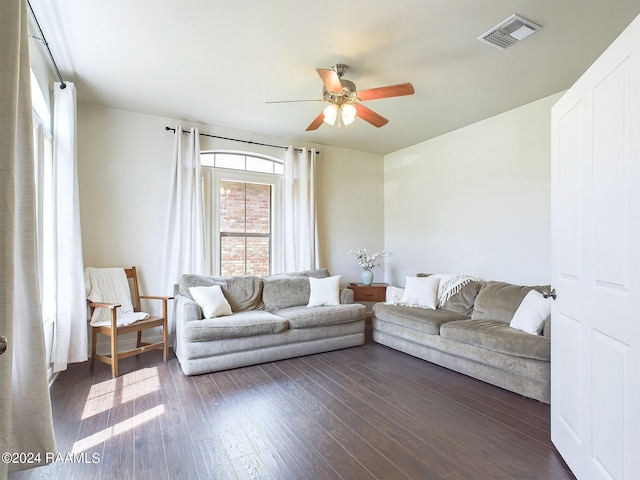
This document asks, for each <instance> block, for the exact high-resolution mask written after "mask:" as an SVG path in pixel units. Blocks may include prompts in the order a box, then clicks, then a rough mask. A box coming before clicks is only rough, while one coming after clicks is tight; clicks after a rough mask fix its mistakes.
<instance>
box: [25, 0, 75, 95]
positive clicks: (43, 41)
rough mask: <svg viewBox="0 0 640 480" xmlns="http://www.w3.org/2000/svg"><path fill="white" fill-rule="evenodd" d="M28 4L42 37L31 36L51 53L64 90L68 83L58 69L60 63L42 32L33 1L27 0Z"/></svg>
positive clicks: (52, 61) (54, 67)
mask: <svg viewBox="0 0 640 480" xmlns="http://www.w3.org/2000/svg"><path fill="white" fill-rule="evenodd" d="M27 5H29V11H30V12H31V16H32V17H33V20H34V21H35V22H36V26H37V27H38V30H39V31H40V37H39V38H38V37H36V36H35V35H29V36H30V37H31V38H34V39H36V40H38V41H39V42H40V43H42V44H43V45H44V46H45V48H46V49H47V53H48V54H49V59H50V60H51V63H52V64H53V69H54V70H55V71H56V76H57V77H58V80H60V89H62V90H64V89H65V88H67V84H66V83H64V80H63V79H62V75H60V70H58V64H57V63H56V61H55V59H54V58H53V54H52V53H51V49H50V48H49V44H48V43H47V39H46V38H45V37H44V33H43V32H42V28H40V22H38V18H37V17H36V14H35V12H34V11H33V7H32V6H31V2H29V0H27Z"/></svg>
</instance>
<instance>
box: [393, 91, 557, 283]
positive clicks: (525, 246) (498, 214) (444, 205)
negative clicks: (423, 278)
mask: <svg viewBox="0 0 640 480" xmlns="http://www.w3.org/2000/svg"><path fill="white" fill-rule="evenodd" d="M559 97H560V94H556V95H552V96H550V97H547V98H544V99H541V100H538V101H536V102H533V103H531V104H528V105H525V106H523V107H520V108H516V109H514V110H511V111H509V112H506V113H503V114H501V115H497V116H495V117H492V118H489V119H487V120H484V121H481V122H478V123H476V124H473V125H470V126H467V127H464V128H461V129H459V130H455V131H453V132H450V133H447V134H445V135H442V136H440V137H437V138H434V139H432V140H428V141H426V142H423V143H420V144H418V145H415V146H412V147H409V148H406V149H403V150H400V151H397V152H394V153H392V154H389V155H387V156H386V157H385V161H384V170H385V178H384V199H385V228H384V229H385V247H386V249H387V250H389V251H391V252H392V253H393V254H394V255H393V256H392V257H390V258H389V259H387V262H386V267H385V276H386V281H387V282H388V283H391V284H394V285H400V286H403V285H404V282H405V277H406V276H407V275H415V274H416V273H417V272H442V273H468V274H472V275H476V276H478V277H480V278H483V279H486V280H502V281H508V282H513V283H521V284H539V283H548V282H550V276H551V258H550V248H551V245H550V241H551V237H550V197H549V195H550V151H551V143H550V142H551V134H550V129H551V106H552V105H553V104H554V103H555V102H556V101H557V99H558V98H559ZM434 114H437V113H435V112H434Z"/></svg>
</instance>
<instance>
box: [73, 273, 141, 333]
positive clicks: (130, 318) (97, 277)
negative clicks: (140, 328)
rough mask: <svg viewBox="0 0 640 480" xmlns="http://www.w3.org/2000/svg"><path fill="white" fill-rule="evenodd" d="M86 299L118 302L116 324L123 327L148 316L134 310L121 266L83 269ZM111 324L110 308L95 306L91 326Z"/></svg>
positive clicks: (127, 283) (100, 301)
mask: <svg viewBox="0 0 640 480" xmlns="http://www.w3.org/2000/svg"><path fill="white" fill-rule="evenodd" d="M84 281H85V289H86V292H87V299H89V301H91V302H99V303H118V304H120V305H121V306H120V307H118V308H116V315H117V320H116V321H117V325H118V326H119V327H123V326H125V325H130V324H132V323H134V322H137V321H138V320H144V319H145V318H148V317H149V314H148V313H145V312H134V311H133V304H132V303H131V291H130V290H129V281H128V280H127V276H126V275H125V273H124V269H122V268H91V267H88V268H86V269H85V271H84ZM103 325H104V326H109V325H111V310H110V309H108V308H96V309H95V310H94V311H93V315H92V316H91V326H92V327H99V326H103Z"/></svg>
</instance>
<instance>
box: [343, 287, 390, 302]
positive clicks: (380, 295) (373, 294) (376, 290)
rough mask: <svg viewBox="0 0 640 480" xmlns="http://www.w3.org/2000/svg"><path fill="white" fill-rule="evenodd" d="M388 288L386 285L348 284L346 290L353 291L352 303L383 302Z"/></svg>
mask: <svg viewBox="0 0 640 480" xmlns="http://www.w3.org/2000/svg"><path fill="white" fill-rule="evenodd" d="M388 286H389V285H388V284H386V283H372V284H371V285H363V284H362V283H350V284H348V285H347V288H350V289H351V290H353V300H354V302H384V301H385V299H386V296H387V287H388Z"/></svg>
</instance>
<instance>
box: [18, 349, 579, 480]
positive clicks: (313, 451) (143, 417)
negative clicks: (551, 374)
mask: <svg viewBox="0 0 640 480" xmlns="http://www.w3.org/2000/svg"><path fill="white" fill-rule="evenodd" d="M121 371H122V375H121V376H120V377H118V378H117V379H111V378H110V373H109V367H108V366H105V365H96V368H95V370H94V372H93V373H90V372H89V368H88V365H87V364H86V363H85V364H79V365H77V364H76V365H71V366H70V368H69V370H68V371H67V372H64V373H62V374H61V375H60V376H59V378H58V379H57V380H56V382H55V383H54V385H53V388H52V390H51V397H52V408H53V418H54V427H55V433H56V441H57V447H58V452H59V453H61V454H63V455H65V454H67V453H70V452H73V453H75V454H77V458H78V459H79V460H80V461H79V462H76V463H74V462H69V461H67V462H57V463H54V464H52V465H49V466H46V467H41V468H37V469H33V470H28V471H25V472H20V473H15V474H12V475H10V476H9V478H10V479H11V480H22V479H36V478H38V479H46V478H50V479H65V480H74V479H83V480H84V479H154V480H160V479H189V480H191V479H273V480H280V479H292V480H301V479H310V480H316V479H344V480H360V479H380V480H396V479H434V480H437V479H450V480H453V479H464V480H473V479H477V480H485V479H504V480H510V479H518V480H529V479H530V480H535V479H541V480H542V479H544V480H547V479H552V480H562V479H573V478H574V477H573V475H572V474H571V472H570V471H569V470H568V469H567V467H566V466H565V464H564V463H563V461H562V459H561V457H560V456H559V455H558V453H557V452H556V450H555V449H554V447H553V445H552V444H551V441H550V440H549V406H548V405H544V404H542V403H539V402H537V401H534V400H530V399H526V398H523V397H521V396H519V395H516V394H513V393H511V392H507V391H505V390H502V389H500V388H496V387H493V386H490V385H488V384H485V383H483V382H480V381H477V380H474V379H472V378H469V377H467V376H464V375H461V374H457V373H454V372H452V371H450V370H446V369H444V368H441V367H438V366H435V365H433V364H430V363H428V362H424V361H422V360H419V359H416V358H413V357H411V356H408V355H405V354H403V353H400V352H396V351H394V350H392V349H389V348H386V347H383V346H381V345H378V344H374V343H371V342H370V341H368V342H367V344H365V345H364V346H362V347H356V348H350V349H345V350H340V351H335V352H329V353H323V354H318V355H312V356H307V357H301V358H295V359H291V360H284V361H281V362H273V363H268V364H263V365H256V366H252V367H246V368H239V369H235V370H229V371H225V372H218V373H213V374H207V375H200V376H195V377H187V376H185V375H184V374H183V373H182V371H181V370H180V366H179V364H178V361H177V360H176V359H175V358H172V359H171V360H170V361H168V362H167V363H164V362H162V358H161V354H160V352H152V353H147V354H145V355H142V356H141V357H139V358H130V359H126V360H124V361H123V362H122V368H121ZM94 462H95V463H94Z"/></svg>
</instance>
